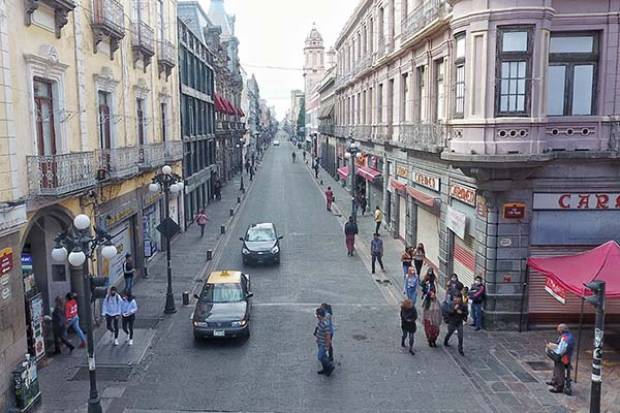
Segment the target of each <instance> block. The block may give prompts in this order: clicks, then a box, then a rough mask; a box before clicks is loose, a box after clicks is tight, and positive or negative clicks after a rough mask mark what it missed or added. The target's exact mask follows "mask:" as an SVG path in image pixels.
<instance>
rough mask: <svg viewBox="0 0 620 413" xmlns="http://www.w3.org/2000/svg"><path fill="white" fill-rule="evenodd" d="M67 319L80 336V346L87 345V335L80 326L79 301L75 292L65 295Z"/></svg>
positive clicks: (68, 323)
mask: <svg viewBox="0 0 620 413" xmlns="http://www.w3.org/2000/svg"><path fill="white" fill-rule="evenodd" d="M65 300H66V301H65V308H64V310H65V321H66V323H67V326H68V328H67V329H69V328H71V329H73V331H74V332H75V334H77V336H78V337H79V338H80V348H84V347H85V346H86V335H84V332H83V331H82V328H81V327H80V316H79V315H78V302H77V300H76V295H75V294H74V293H71V292H70V293H67V295H66V296H65Z"/></svg>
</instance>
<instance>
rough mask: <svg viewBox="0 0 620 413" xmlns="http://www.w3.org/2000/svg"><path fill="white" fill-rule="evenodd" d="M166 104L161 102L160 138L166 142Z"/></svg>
mask: <svg viewBox="0 0 620 413" xmlns="http://www.w3.org/2000/svg"><path fill="white" fill-rule="evenodd" d="M167 117H168V105H167V104H166V103H165V102H161V140H162V142H166V140H167V139H168V119H167Z"/></svg>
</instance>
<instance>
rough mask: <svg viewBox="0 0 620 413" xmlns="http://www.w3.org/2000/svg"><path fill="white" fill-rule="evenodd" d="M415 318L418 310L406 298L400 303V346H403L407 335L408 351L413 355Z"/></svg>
mask: <svg viewBox="0 0 620 413" xmlns="http://www.w3.org/2000/svg"><path fill="white" fill-rule="evenodd" d="M417 319H418V312H417V311H416V309H415V304H414V302H413V301H411V300H410V299H409V298H407V299H406V300H404V301H403V302H402V303H401V305H400V328H401V329H402V331H403V335H402V337H401V340H400V346H401V347H405V340H406V339H407V337H409V353H411V355H413V356H415V351H413V341H414V335H415V331H416V324H415V322H416V320H417Z"/></svg>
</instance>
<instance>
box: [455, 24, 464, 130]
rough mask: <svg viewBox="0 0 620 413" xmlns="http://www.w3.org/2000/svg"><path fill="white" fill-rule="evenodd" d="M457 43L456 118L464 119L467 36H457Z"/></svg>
mask: <svg viewBox="0 0 620 413" xmlns="http://www.w3.org/2000/svg"><path fill="white" fill-rule="evenodd" d="M455 43H456V53H455V60H454V75H455V77H454V117H455V118H462V117H463V116H464V114H465V34H460V35H457V36H456V38H455Z"/></svg>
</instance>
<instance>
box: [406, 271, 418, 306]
mask: <svg viewBox="0 0 620 413" xmlns="http://www.w3.org/2000/svg"><path fill="white" fill-rule="evenodd" d="M418 282H419V278H418V274H417V273H416V272H415V268H414V267H413V266H409V268H408V269H407V274H405V276H404V283H403V294H405V295H406V296H407V298H408V299H410V300H411V302H412V303H413V304H414V305H415V303H416V301H417V299H418Z"/></svg>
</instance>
